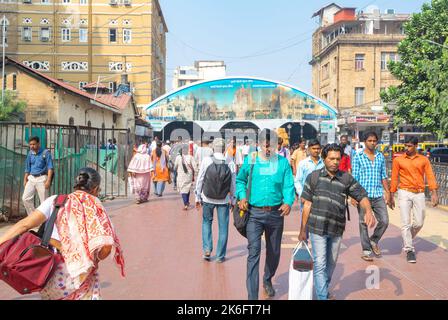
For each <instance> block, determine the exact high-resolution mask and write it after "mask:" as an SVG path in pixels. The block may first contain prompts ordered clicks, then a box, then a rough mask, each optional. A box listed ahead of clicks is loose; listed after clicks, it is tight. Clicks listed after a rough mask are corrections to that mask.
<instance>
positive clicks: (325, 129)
mask: <svg viewBox="0 0 448 320" xmlns="http://www.w3.org/2000/svg"><path fill="white" fill-rule="evenodd" d="M334 131H335V128H334V124H333V123H325V122H322V123H321V124H320V132H321V133H330V132H334Z"/></svg>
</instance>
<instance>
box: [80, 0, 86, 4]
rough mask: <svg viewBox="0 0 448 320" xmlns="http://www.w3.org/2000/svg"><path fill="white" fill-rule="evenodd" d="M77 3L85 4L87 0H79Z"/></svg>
mask: <svg viewBox="0 0 448 320" xmlns="http://www.w3.org/2000/svg"><path fill="white" fill-rule="evenodd" d="M79 4H87V0H79Z"/></svg>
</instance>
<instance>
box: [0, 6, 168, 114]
mask: <svg viewBox="0 0 448 320" xmlns="http://www.w3.org/2000/svg"><path fill="white" fill-rule="evenodd" d="M0 12H2V15H3V14H4V15H5V16H6V22H5V23H6V28H7V32H6V41H7V47H6V55H7V56H9V57H11V58H13V59H14V60H16V61H19V62H21V63H23V64H25V65H27V66H29V67H30V68H32V69H34V70H37V71H39V72H41V73H43V74H46V75H48V76H50V77H52V78H55V79H59V80H63V81H64V82H67V83H68V84H70V85H72V86H74V87H77V88H82V87H83V86H84V85H85V84H87V83H92V82H98V81H99V82H101V83H106V84H107V85H108V87H109V89H110V91H111V92H112V91H115V90H116V88H117V86H118V84H119V83H120V76H121V75H122V74H123V73H127V74H128V79H129V82H130V84H131V88H132V92H133V94H134V99H135V101H136V104H137V107H139V108H143V107H145V106H147V105H148V104H149V103H150V102H151V101H153V100H154V99H156V98H157V97H159V96H161V95H163V94H164V92H165V78H166V77H165V76H166V33H167V32H168V28H167V26H166V23H165V20H164V17H163V13H162V10H161V7H160V4H159V1H158V0H152V1H143V0H95V1H92V0H18V1H9V0H1V1H0ZM1 21H3V18H2V16H0V22H1Z"/></svg>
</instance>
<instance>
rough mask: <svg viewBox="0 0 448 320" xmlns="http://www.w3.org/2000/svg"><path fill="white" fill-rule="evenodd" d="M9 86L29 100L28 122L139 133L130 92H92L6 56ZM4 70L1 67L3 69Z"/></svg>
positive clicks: (20, 96)
mask: <svg viewBox="0 0 448 320" xmlns="http://www.w3.org/2000/svg"><path fill="white" fill-rule="evenodd" d="M5 65H6V67H5V80H6V81H5V88H6V90H8V91H11V92H13V93H14V94H15V96H16V99H17V100H22V101H25V102H26V103H27V107H26V110H25V111H24V113H25V119H24V120H25V121H26V122H37V123H52V124H60V125H75V126H85V127H93V128H113V127H114V128H117V129H128V128H129V129H130V130H131V132H132V133H134V132H135V120H136V118H137V117H138V113H137V108H136V107H135V104H134V101H133V99H132V96H131V95H130V94H126V93H123V94H121V95H120V96H116V95H115V94H111V93H101V92H99V93H97V94H96V95H95V94H93V93H89V92H86V91H82V90H80V89H78V88H75V87H72V86H70V85H69V84H67V83H65V82H63V81H60V80H57V79H53V78H51V77H49V76H47V75H45V74H43V73H40V72H38V71H35V70H34V69H31V68H29V67H27V66H25V65H23V64H20V63H18V62H16V61H14V60H12V59H9V58H6V63H5ZM0 70H1V68H0Z"/></svg>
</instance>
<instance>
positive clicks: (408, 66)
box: [381, 0, 448, 138]
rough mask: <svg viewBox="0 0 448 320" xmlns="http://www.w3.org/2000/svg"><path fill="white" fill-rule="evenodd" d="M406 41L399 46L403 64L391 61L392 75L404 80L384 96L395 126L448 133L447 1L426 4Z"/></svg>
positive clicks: (411, 24)
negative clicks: (413, 126) (401, 124)
mask: <svg viewBox="0 0 448 320" xmlns="http://www.w3.org/2000/svg"><path fill="white" fill-rule="evenodd" d="M404 27H405V34H406V38H405V39H404V40H403V41H402V42H401V43H400V44H399V46H398V53H399V54H400V57H401V59H400V61H396V62H393V61H391V62H389V64H388V67H389V70H390V71H391V73H392V74H393V75H394V76H395V77H396V78H397V79H398V80H401V81H402V84H401V85H399V86H396V87H390V88H388V89H387V90H385V91H383V92H382V93H381V98H382V100H383V101H384V102H386V103H388V105H387V107H386V109H387V111H388V112H389V113H390V114H392V115H393V116H394V122H395V124H396V125H397V124H400V123H402V122H407V123H411V124H415V125H417V126H420V127H422V128H424V129H425V130H427V131H430V132H435V133H437V135H438V136H439V138H444V137H445V136H446V135H447V133H448V109H447V108H448V105H447V104H448V64H447V62H448V53H447V50H448V49H446V48H444V47H443V46H444V45H445V46H447V45H448V42H447V37H448V0H432V2H431V4H429V3H425V4H424V5H423V7H422V12H420V13H416V14H414V15H412V17H411V19H410V20H409V21H408V22H407V23H406V24H405V26H404Z"/></svg>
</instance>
